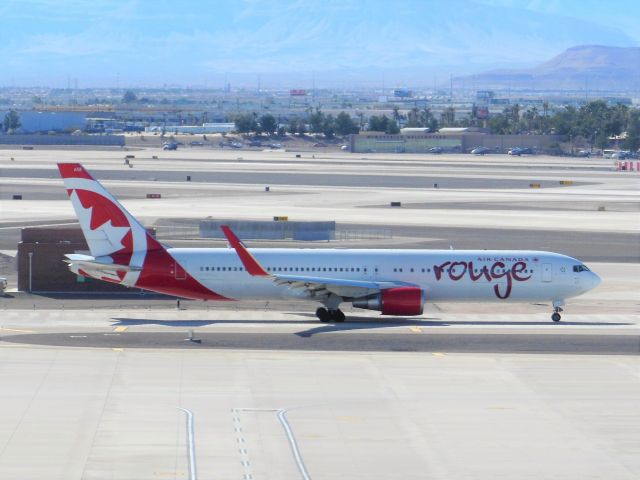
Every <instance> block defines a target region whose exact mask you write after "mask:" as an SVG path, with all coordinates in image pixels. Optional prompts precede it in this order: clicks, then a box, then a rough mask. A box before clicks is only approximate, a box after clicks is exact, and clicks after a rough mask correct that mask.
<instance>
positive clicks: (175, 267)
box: [171, 262, 187, 280]
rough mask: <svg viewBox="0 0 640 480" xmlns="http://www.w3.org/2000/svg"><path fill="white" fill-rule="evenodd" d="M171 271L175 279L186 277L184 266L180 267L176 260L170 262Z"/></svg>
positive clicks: (184, 278)
mask: <svg viewBox="0 0 640 480" xmlns="http://www.w3.org/2000/svg"><path fill="white" fill-rule="evenodd" d="M171 272H172V273H173V276H174V278H175V279H176V280H186V279H187V272H186V271H185V269H184V268H182V265H180V264H179V263H178V262H173V263H172V264H171Z"/></svg>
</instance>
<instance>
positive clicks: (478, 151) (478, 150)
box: [471, 147, 493, 155]
mask: <svg viewBox="0 0 640 480" xmlns="http://www.w3.org/2000/svg"><path fill="white" fill-rule="evenodd" d="M471 153H473V154H474V155H484V154H486V153H493V150H491V149H490V148H489V147H476V148H474V149H473V150H471Z"/></svg>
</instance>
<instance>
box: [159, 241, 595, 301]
mask: <svg viewBox="0 0 640 480" xmlns="http://www.w3.org/2000/svg"><path fill="white" fill-rule="evenodd" d="M168 251H169V253H170V254H171V255H172V256H173V257H174V258H175V259H176V260H177V261H178V262H180V264H181V265H182V266H183V267H184V268H185V269H186V270H187V272H188V273H189V274H190V275H192V276H193V277H194V278H195V279H196V280H198V281H199V282H200V283H202V284H203V285H205V286H206V287H208V288H210V289H211V290H213V291H215V292H217V293H219V294H221V295H224V296H225V297H228V298H233V299H273V298H309V295H308V293H307V292H305V290H304V289H294V288H290V287H289V286H286V285H278V284H276V283H275V282H274V281H273V280H272V279H271V278H270V277H255V276H251V275H250V274H249V273H248V272H246V271H245V269H244V268H243V265H242V262H241V260H240V258H239V257H238V255H237V253H236V252H235V251H234V250H233V249H231V248H228V249H224V248H222V249H218V248H216V249H213V248H211V249H208V248H171V249H169V250H168ZM250 252H251V254H252V255H253V256H254V257H255V258H256V260H257V261H258V262H259V263H260V264H261V265H262V266H263V267H264V268H265V269H266V270H267V271H268V272H270V273H273V274H274V275H299V276H311V277H321V278H327V279H332V278H333V279H349V280H374V281H395V282H407V283H408V284H414V285H418V286H420V288H421V289H422V290H423V291H424V300H425V301H426V302H436V301H437V302H444V301H456V302H461V301H462V302H464V301H483V302H484V301H516V302H542V301H547V302H549V301H559V300H563V299H566V298H570V297H574V296H576V295H580V294H582V293H584V292H586V291H588V290H590V289H592V288H593V287H595V286H596V285H597V284H598V283H599V282H600V279H599V277H598V276H597V275H596V274H594V273H593V272H591V271H589V270H588V269H585V268H583V267H584V266H583V265H582V262H580V261H578V260H576V259H574V258H571V257H568V256H565V255H560V254H556V253H551V252H541V251H518V250H513V251H507V250H499V251H498V250H373V249H372V250H351V249H250ZM345 300H347V301H348V299H345Z"/></svg>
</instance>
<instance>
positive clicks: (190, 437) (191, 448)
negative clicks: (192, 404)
mask: <svg viewBox="0 0 640 480" xmlns="http://www.w3.org/2000/svg"><path fill="white" fill-rule="evenodd" d="M178 410H182V411H183V412H184V413H185V414H186V421H187V458H188V459H189V479H190V480H197V479H198V471H197V469H196V439H195V433H194V428H193V412H192V411H191V410H187V409H186V408H182V407H178Z"/></svg>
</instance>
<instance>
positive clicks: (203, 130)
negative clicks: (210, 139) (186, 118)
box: [144, 123, 236, 135]
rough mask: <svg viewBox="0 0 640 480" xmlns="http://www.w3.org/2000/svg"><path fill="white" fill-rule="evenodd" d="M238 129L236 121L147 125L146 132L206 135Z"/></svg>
mask: <svg viewBox="0 0 640 480" xmlns="http://www.w3.org/2000/svg"><path fill="white" fill-rule="evenodd" d="M235 129H236V125H235V123H203V124H202V125H154V126H152V127H146V128H145V129H144V132H145V133H162V132H163V131H164V132H166V133H186V134H193V135H206V134H208V133H229V132H233V131H234V130H235Z"/></svg>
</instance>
